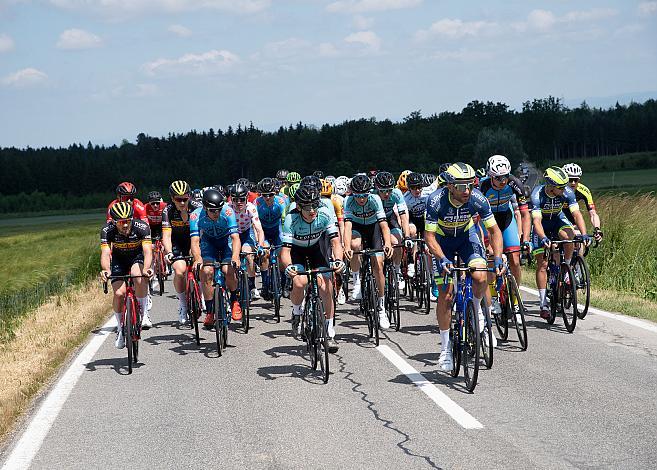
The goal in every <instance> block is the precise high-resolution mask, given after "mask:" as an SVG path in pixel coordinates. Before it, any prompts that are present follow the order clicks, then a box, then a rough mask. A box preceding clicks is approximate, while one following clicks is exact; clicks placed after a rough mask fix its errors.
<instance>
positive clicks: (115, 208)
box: [109, 202, 133, 221]
mask: <svg viewBox="0 0 657 470" xmlns="http://www.w3.org/2000/svg"><path fill="white" fill-rule="evenodd" d="M109 213H110V217H111V218H112V220H114V221H117V220H126V219H132V213H133V212H132V204H131V203H129V202H115V203H114V204H112V207H110V210H109Z"/></svg>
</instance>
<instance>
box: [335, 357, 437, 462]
mask: <svg viewBox="0 0 657 470" xmlns="http://www.w3.org/2000/svg"><path fill="white" fill-rule="evenodd" d="M334 356H335V357H337V359H338V362H339V363H340V370H339V372H342V373H343V374H344V375H345V379H347V380H348V381H349V382H351V383H352V384H353V385H354V386H353V387H351V390H352V391H354V392H355V393H358V394H360V395H361V397H360V399H361V400H362V401H364V402H365V403H367V409H368V410H370V411H371V412H372V415H373V416H374V418H375V419H376V420H377V421H381V422H382V423H383V427H385V428H388V429H390V430H392V431H394V432H396V433H397V434H399V435H401V436H402V437H403V438H404V439H403V440H401V441H399V442H398V443H397V447H399V448H400V449H401V450H402V451H403V452H404V453H405V454H406V455H408V456H410V457H417V458H420V459H423V460H424V461H426V463H427V464H428V465H429V466H430V467H431V468H436V469H439V470H442V467H439V466H438V465H436V464H435V463H434V462H433V460H431V457H429V456H426V455H420V454H415V453H413V451H411V449H409V448H408V447H406V446H405V445H404V444H406V443H407V442H410V441H411V436H410V435H409V434H406V433H405V432H404V431H402V430H400V429H398V428H396V427H394V426H393V424H394V421H390V420H389V419H385V418H382V417H381V415H380V414H379V410H377V409H376V407H375V403H374V402H373V401H370V400H369V399H368V394H367V393H366V392H364V391H363V390H358V389H359V388H361V387H362V386H363V384H362V383H360V382H358V381H356V380H354V379H353V378H351V376H352V375H353V372H349V371H347V370H346V367H347V364H346V363H345V362H344V360H343V359H342V356H341V355H339V354H334Z"/></svg>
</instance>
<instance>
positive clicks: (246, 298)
mask: <svg viewBox="0 0 657 470" xmlns="http://www.w3.org/2000/svg"><path fill="white" fill-rule="evenodd" d="M255 255H256V252H255V251H241V252H240V266H239V269H238V274H237V285H238V287H237V290H238V292H239V297H240V307H241V308H242V328H243V329H244V333H248V332H249V328H250V323H249V321H250V320H249V309H250V302H251V289H249V273H248V269H247V262H246V258H247V257H249V256H255Z"/></svg>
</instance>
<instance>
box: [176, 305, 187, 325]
mask: <svg viewBox="0 0 657 470" xmlns="http://www.w3.org/2000/svg"><path fill="white" fill-rule="evenodd" d="M187 321H188V320H187V310H185V309H184V308H181V309H178V323H180V324H181V325H185V324H186V323H187Z"/></svg>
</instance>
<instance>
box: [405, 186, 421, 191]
mask: <svg viewBox="0 0 657 470" xmlns="http://www.w3.org/2000/svg"><path fill="white" fill-rule="evenodd" d="M408 189H410V190H411V191H421V190H422V186H409V187H408Z"/></svg>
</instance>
